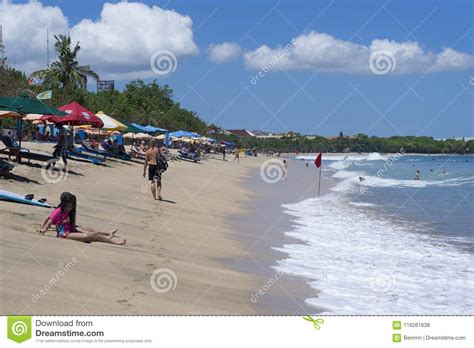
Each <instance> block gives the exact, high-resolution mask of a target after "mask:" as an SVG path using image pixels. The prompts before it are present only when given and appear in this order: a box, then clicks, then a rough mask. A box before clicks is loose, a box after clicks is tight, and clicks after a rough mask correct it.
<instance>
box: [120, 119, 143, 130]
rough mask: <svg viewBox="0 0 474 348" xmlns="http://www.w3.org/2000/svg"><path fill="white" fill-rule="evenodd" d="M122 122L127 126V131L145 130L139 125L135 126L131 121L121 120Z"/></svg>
mask: <svg viewBox="0 0 474 348" xmlns="http://www.w3.org/2000/svg"><path fill="white" fill-rule="evenodd" d="M120 122H122V123H123V124H124V125H126V126H127V132H129V133H142V132H143V130H141V129H138V128H137V127H135V126H134V125H133V124H131V123H128V122H125V121H120Z"/></svg>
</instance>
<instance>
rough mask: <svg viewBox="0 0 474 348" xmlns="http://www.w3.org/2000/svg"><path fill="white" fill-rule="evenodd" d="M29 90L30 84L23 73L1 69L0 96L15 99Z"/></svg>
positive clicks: (12, 69)
mask: <svg viewBox="0 0 474 348" xmlns="http://www.w3.org/2000/svg"><path fill="white" fill-rule="evenodd" d="M27 88H28V82H27V79H26V76H25V74H24V73H23V72H21V71H18V70H16V69H14V68H8V67H7V68H4V67H0V95H1V96H3V97H15V96H17V95H19V94H21V93H22V92H23V91H25V89H27Z"/></svg>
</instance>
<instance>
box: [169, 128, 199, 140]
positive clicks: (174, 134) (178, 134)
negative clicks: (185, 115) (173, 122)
mask: <svg viewBox="0 0 474 348" xmlns="http://www.w3.org/2000/svg"><path fill="white" fill-rule="evenodd" d="M169 136H170V137H171V138H181V137H188V138H200V137H201V136H200V135H199V134H196V133H193V132H188V131H183V130H179V131H176V132H171V133H170V134H169Z"/></svg>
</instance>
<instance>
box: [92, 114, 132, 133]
mask: <svg viewBox="0 0 474 348" xmlns="http://www.w3.org/2000/svg"><path fill="white" fill-rule="evenodd" d="M97 117H99V118H100V119H101V120H102V122H103V123H104V126H103V127H101V128H103V129H106V130H110V131H121V132H123V131H126V130H127V128H128V127H127V126H126V125H124V124H123V123H122V122H120V121H117V120H116V119H115V118H113V117H110V116H109V115H106V114H104V112H103V111H99V112H98V113H97Z"/></svg>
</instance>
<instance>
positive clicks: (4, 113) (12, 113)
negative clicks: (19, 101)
mask: <svg viewBox="0 0 474 348" xmlns="http://www.w3.org/2000/svg"><path fill="white" fill-rule="evenodd" d="M1 117H5V118H7V117H10V118H19V117H21V115H20V114H19V113H18V112H15V111H2V110H0V118H1Z"/></svg>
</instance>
